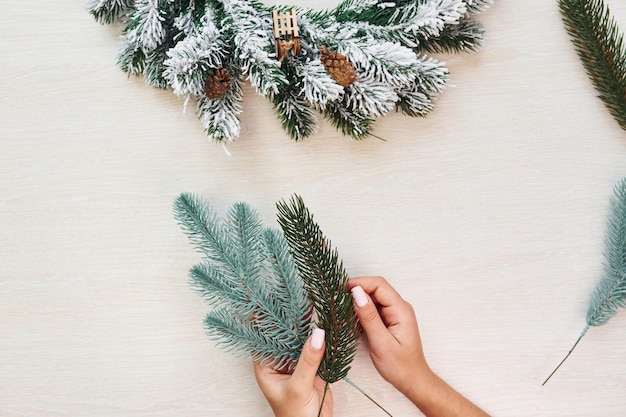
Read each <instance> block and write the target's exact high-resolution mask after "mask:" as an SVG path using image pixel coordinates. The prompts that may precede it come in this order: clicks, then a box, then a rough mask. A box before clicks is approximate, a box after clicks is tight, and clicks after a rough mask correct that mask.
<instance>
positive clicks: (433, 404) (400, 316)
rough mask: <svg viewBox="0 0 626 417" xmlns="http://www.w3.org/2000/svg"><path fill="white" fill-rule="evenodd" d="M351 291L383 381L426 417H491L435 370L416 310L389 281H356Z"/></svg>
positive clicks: (351, 283)
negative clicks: (427, 356) (431, 366)
mask: <svg viewBox="0 0 626 417" xmlns="http://www.w3.org/2000/svg"><path fill="white" fill-rule="evenodd" d="M348 287H349V288H350V289H351V291H352V298H353V300H354V304H355V312H356V314H357V316H358V317H359V321H360V322H361V326H362V327H363V330H364V331H365V334H366V335H367V339H368V341H369V345H370V356H371V358H372V362H373V363H374V366H375V367H376V369H377V370H378V372H380V374H381V375H382V377H383V378H385V379H386V380H387V381H388V382H390V383H391V384H392V385H393V386H394V387H396V388H397V389H398V391H400V392H401V393H403V394H404V395H405V396H406V397H407V398H408V399H409V400H411V401H412V402H413V404H415V405H416V406H417V407H418V408H419V409H420V410H421V411H422V413H424V415H425V416H427V417H488V416H487V414H486V413H485V412H484V411H483V410H481V409H480V408H478V407H477V406H476V405H474V404H473V403H472V402H471V401H469V400H468V399H467V398H465V397H463V396H462V395H461V394H459V393H458V392H457V391H455V390H454V389H453V388H452V387H450V386H449V385H448V384H446V383H445V381H443V380H442V379H441V378H439V377H438V376H437V375H436V374H435V373H434V372H432V371H431V370H430V367H429V366H428V364H427V363H426V358H425V357H424V351H423V350H422V341H421V339H420V334H419V330H418V327H417V319H416V318H415V312H414V311H413V307H412V306H411V304H409V303H407V302H406V301H404V300H403V299H402V297H401V296H400V294H398V292H397V291H396V290H395V289H393V287H392V286H391V285H389V283H388V282H387V281H386V280H385V279H384V278H382V277H359V278H351V279H350V280H349V282H348Z"/></svg>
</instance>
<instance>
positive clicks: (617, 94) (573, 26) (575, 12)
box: [559, 0, 626, 130]
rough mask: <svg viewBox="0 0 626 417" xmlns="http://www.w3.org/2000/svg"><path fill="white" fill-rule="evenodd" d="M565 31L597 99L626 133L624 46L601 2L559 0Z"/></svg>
mask: <svg viewBox="0 0 626 417" xmlns="http://www.w3.org/2000/svg"><path fill="white" fill-rule="evenodd" d="M559 7H560V8H561V14H562V16H563V21H564V23H565V26H566V29H567V32H568V33H569V34H570V35H571V37H572V43H573V44H574V46H575V48H576V51H577V52H578V56H579V57H580V59H581V61H582V63H583V66H584V67H585V69H586V70H587V75H588V76H589V78H590V79H591V81H592V83H593V85H594V87H595V89H596V90H597V91H598V93H599V96H598V97H599V98H600V99H601V100H602V101H603V102H604V104H605V106H606V107H607V109H608V110H609V112H610V113H611V115H612V116H613V117H614V118H615V120H616V121H617V123H618V124H619V125H620V127H621V128H622V129H624V130H626V45H625V44H624V36H623V34H622V33H621V32H620V31H619V28H618V26H617V23H616V22H615V20H614V19H613V18H612V17H611V14H610V11H609V8H608V6H606V5H605V4H604V2H603V1H602V0H559Z"/></svg>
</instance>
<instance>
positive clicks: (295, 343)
mask: <svg viewBox="0 0 626 417" xmlns="http://www.w3.org/2000/svg"><path fill="white" fill-rule="evenodd" d="M174 215H175V217H176V219H177V220H178V223H179V224H180V226H181V228H182V230H183V231H184V232H185V233H186V234H187V236H188V237H189V240H190V242H191V243H192V245H193V246H194V247H195V248H196V249H197V250H198V251H199V252H200V253H201V254H202V255H203V260H202V262H200V263H199V264H197V265H195V266H194V267H192V268H191V270H190V272H189V280H190V285H191V286H192V288H193V289H194V290H196V291H197V292H198V293H199V294H200V295H202V296H203V298H204V299H205V300H206V301H207V303H208V304H209V305H211V306H212V307H213V309H212V311H210V312H209V313H208V314H207V316H206V318H205V320H204V324H205V327H206V329H207V334H208V335H209V336H210V337H211V338H212V339H213V340H215V341H216V343H217V344H218V346H219V347H221V348H223V349H226V350H228V351H231V352H233V353H235V354H239V355H248V356H250V357H252V359H253V360H255V361H259V362H261V363H262V364H264V365H268V366H272V367H274V368H276V369H278V370H280V371H287V372H288V371H291V370H293V368H294V366H295V364H296V362H297V360H298V358H299V356H300V352H301V350H302V346H303V345H304V342H305V340H306V339H307V337H308V333H309V329H310V323H311V317H312V305H311V303H310V301H309V300H308V298H307V293H306V291H305V290H304V287H303V285H302V282H301V280H300V278H299V276H298V273H297V269H296V266H295V263H294V261H293V259H292V258H291V256H290V254H289V249H288V246H287V242H286V241H285V239H284V237H283V236H282V234H280V232H278V231H276V230H274V229H269V228H264V227H263V225H262V224H261V221H260V219H259V216H258V213H257V212H256V211H255V210H254V209H252V208H251V207H250V206H248V205H247V204H245V203H237V204H235V205H233V206H232V207H231V208H230V210H229V211H228V212H227V214H226V216H225V218H223V219H221V218H219V217H218V216H217V214H216V212H215V211H214V210H213V209H212V208H211V207H210V206H209V205H208V204H207V203H206V202H205V201H204V200H203V199H201V198H200V197H198V196H195V195H193V194H189V193H183V194H181V195H180V196H179V197H178V198H177V199H176V200H175V202H174Z"/></svg>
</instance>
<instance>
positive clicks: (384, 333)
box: [348, 277, 431, 395]
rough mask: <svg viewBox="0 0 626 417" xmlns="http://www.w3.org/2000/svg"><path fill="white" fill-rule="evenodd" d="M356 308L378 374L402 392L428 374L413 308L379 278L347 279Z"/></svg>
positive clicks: (405, 392)
mask: <svg viewBox="0 0 626 417" xmlns="http://www.w3.org/2000/svg"><path fill="white" fill-rule="evenodd" d="M348 287H349V288H350V289H351V291H352V298H353V300H354V304H355V311H356V314H357V316H358V317H359V321H360V322H361V326H362V327H363V330H364V331H365V334H366V335H367V339H368V341H369V346H370V357H371V358H372V362H373V363H374V366H375V367H376V369H377V370H378V372H379V373H380V375H381V376H382V377H383V378H384V379H385V380H386V381H387V382H389V383H391V384H392V385H393V386H394V387H396V388H397V389H398V390H399V391H400V392H402V393H404V394H405V395H406V394H407V393H408V390H409V389H410V388H411V387H413V386H414V385H415V384H416V381H419V380H420V379H424V378H427V377H429V376H430V374H431V371H430V368H429V367H428V364H427V363H426V359H425V358H424V352H423V350H422V341H421V339H420V334H419V330H418V327H417V319H416V318H415V312H414V311H413V307H412V306H411V304H409V303H408V302H406V301H404V299H403V298H402V297H401V296H400V294H398V292H397V291H396V290H395V289H394V288H393V287H392V286H391V285H390V284H389V283H388V282H387V281H386V280H385V279H384V278H382V277H358V278H350V280H349V281H348Z"/></svg>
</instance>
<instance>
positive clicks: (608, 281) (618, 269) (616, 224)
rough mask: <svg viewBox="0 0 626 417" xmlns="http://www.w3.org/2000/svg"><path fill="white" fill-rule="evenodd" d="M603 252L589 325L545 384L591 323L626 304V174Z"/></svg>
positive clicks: (613, 206)
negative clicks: (601, 273) (601, 269)
mask: <svg viewBox="0 0 626 417" xmlns="http://www.w3.org/2000/svg"><path fill="white" fill-rule="evenodd" d="M604 256H605V258H606V263H605V265H604V274H603V275H602V278H601V279H600V282H598V285H597V286H596V288H595V290H594V291H593V294H592V296H591V302H590V304H589V309H588V310H587V322H586V325H585V327H584V328H583V331H582V333H581V334H580V336H579V337H578V339H577V340H576V343H574V345H573V346H572V348H571V349H570V350H569V352H568V353H567V355H566V356H565V358H563V360H562V361H561V362H560V363H559V364H558V366H557V367H556V368H555V369H554V371H552V373H551V374H550V375H549V376H548V378H546V380H545V381H544V382H543V384H542V385H545V384H546V382H548V380H549V379H550V378H551V377H552V375H554V373H555V372H556V371H557V370H558V369H559V368H560V367H561V365H563V363H564V362H565V360H566V359H567V358H568V357H569V356H570V355H571V354H572V352H573V351H574V349H575V348H576V346H577V345H578V343H579V342H580V341H581V339H582V338H583V337H584V336H585V334H587V331H588V330H589V328H590V327H591V326H601V325H603V324H606V323H607V322H608V321H609V320H610V319H611V317H613V316H614V315H615V314H617V311H618V309H619V308H625V307H626V178H624V179H622V180H621V181H619V182H618V183H617V185H616V186H615V188H614V196H613V198H612V199H611V202H610V210H609V215H608V232H607V236H606V239H605V251H604Z"/></svg>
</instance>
